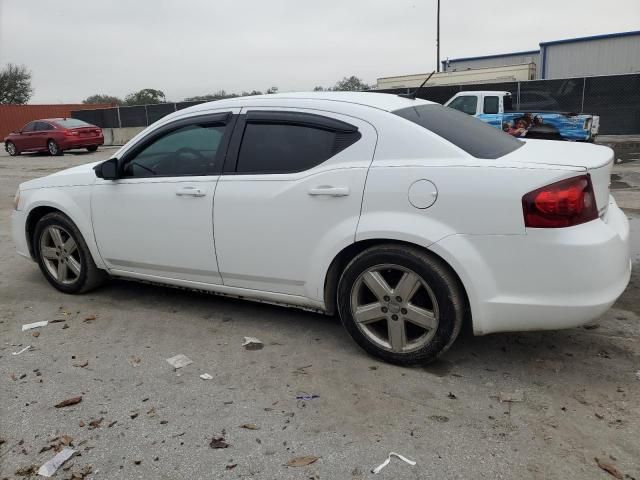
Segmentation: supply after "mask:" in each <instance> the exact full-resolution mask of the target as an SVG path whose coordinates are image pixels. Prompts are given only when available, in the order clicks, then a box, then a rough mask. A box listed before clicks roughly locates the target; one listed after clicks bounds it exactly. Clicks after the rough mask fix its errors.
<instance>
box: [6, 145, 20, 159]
mask: <svg viewBox="0 0 640 480" xmlns="http://www.w3.org/2000/svg"><path fill="white" fill-rule="evenodd" d="M5 148H6V150H7V153H8V154H9V155H11V156H12V157H15V156H17V155H20V152H19V151H18V149H17V148H16V145H15V144H14V143H13V142H7V143H6V145H5Z"/></svg>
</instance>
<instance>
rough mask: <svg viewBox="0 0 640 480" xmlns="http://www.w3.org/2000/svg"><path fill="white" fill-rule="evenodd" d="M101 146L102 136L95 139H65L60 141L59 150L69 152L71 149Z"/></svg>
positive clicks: (102, 142)
mask: <svg viewBox="0 0 640 480" xmlns="http://www.w3.org/2000/svg"><path fill="white" fill-rule="evenodd" d="M103 144H104V136H103V135H100V136H96V137H78V138H65V139H64V140H61V141H60V148H61V149H62V150H70V149H72V148H87V147H98V146H100V145H103Z"/></svg>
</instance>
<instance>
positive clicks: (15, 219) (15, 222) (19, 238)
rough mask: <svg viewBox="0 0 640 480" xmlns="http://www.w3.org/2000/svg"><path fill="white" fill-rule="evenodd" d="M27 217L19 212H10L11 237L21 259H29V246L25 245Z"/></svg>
mask: <svg viewBox="0 0 640 480" xmlns="http://www.w3.org/2000/svg"><path fill="white" fill-rule="evenodd" d="M26 223H27V215H26V213H25V212H23V211H20V210H13V211H12V212H11V237H12V238H13V243H14V244H15V246H16V250H17V252H18V253H19V254H20V255H22V256H23V257H27V258H29V259H30V258H31V254H30V253H29V245H27V229H26Z"/></svg>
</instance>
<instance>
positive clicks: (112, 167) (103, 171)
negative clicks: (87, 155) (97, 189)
mask: <svg viewBox="0 0 640 480" xmlns="http://www.w3.org/2000/svg"><path fill="white" fill-rule="evenodd" d="M93 170H94V171H95V172H96V177H98V178H102V179H104V180H117V178H118V159H117V158H111V159H109V160H107V161H106V162H102V163H100V164H98V165H96V166H95V167H93Z"/></svg>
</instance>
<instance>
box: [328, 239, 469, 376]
mask: <svg viewBox="0 0 640 480" xmlns="http://www.w3.org/2000/svg"><path fill="white" fill-rule="evenodd" d="M465 305H466V302H465V296H464V293H463V290H462V287H461V285H460V283H459V281H458V280H457V278H456V277H455V276H454V274H453V273H452V272H451V270H450V269H449V267H448V266H447V265H446V264H445V263H444V262H443V261H442V260H440V259H439V258H437V257H435V256H432V255H429V254H428V253H426V252H423V251H421V250H419V249H416V248H412V247H406V246H402V245H395V244H389V245H380V246H376V247H372V248H369V249H367V250H365V251H364V252H362V253H360V254H359V255H357V256H356V257H355V258H354V259H353V260H352V261H351V262H349V264H348V265H347V267H346V268H345V270H344V272H343V274H342V277H341V279H340V282H339V284H338V310H339V312H340V318H341V319H342V323H343V325H344V326H345V328H346V329H347V331H348V332H349V334H350V335H351V337H352V338H353V339H354V340H355V341H356V342H357V343H358V344H359V345H360V346H361V347H362V348H363V349H364V350H366V351H367V352H368V353H370V354H372V355H374V356H377V357H380V358H381V359H383V360H385V361H388V362H391V363H396V364H400V365H411V364H424V363H428V362H430V361H433V360H435V359H436V358H437V357H438V356H439V355H441V354H442V353H444V352H445V351H446V350H447V349H448V348H449V346H450V345H451V344H452V343H453V341H454V340H455V339H456V337H457V336H458V333H459V332H460V328H461V326H462V322H463V319H464V315H465Z"/></svg>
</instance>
